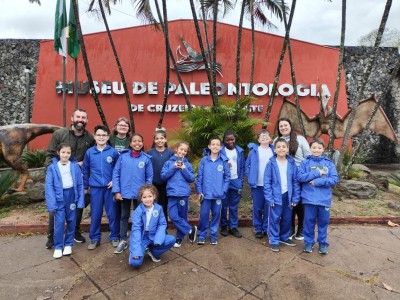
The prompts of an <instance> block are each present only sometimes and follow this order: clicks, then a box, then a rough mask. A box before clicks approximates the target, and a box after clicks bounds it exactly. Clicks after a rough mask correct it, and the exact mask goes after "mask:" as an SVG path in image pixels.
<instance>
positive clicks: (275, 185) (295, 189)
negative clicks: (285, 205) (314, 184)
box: [264, 154, 300, 205]
mask: <svg viewBox="0 0 400 300" xmlns="http://www.w3.org/2000/svg"><path fill="white" fill-rule="evenodd" d="M286 159H287V185H288V199H289V205H291V204H292V203H295V204H297V203H298V202H299V201H300V185H299V182H298V180H297V167H296V163H295V161H294V159H293V158H291V157H290V156H289V155H286ZM264 197H265V200H266V201H267V203H268V205H271V204H277V205H282V189H281V176H280V174H279V168H278V163H277V161H276V154H275V155H274V156H273V157H271V158H270V160H269V162H268V163H267V167H266V168H265V173H264Z"/></svg>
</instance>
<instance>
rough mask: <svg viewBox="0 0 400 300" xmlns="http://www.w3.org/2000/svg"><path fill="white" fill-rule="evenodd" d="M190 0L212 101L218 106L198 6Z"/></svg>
mask: <svg viewBox="0 0 400 300" xmlns="http://www.w3.org/2000/svg"><path fill="white" fill-rule="evenodd" d="M189 2H190V8H191V10H192V15H193V23H194V26H195V28H196V34H197V39H198V41H199V46H200V50H201V55H202V56H203V62H204V66H205V68H206V73H207V78H208V82H209V84H210V89H211V99H212V103H213V105H214V106H218V99H216V97H215V95H216V92H215V89H214V85H213V84H212V77H211V71H210V67H209V64H208V61H207V57H206V54H205V52H204V46H203V40H202V38H201V32H200V27H199V21H198V19H197V14H196V8H195V6H194V1H193V0H190V1H189Z"/></svg>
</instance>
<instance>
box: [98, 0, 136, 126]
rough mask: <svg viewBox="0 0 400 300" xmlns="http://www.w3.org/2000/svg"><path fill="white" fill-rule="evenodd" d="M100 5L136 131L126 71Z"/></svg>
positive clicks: (130, 119) (100, 0) (101, 4)
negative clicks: (123, 69) (123, 68)
mask: <svg viewBox="0 0 400 300" xmlns="http://www.w3.org/2000/svg"><path fill="white" fill-rule="evenodd" d="M99 7H100V12H101V16H102V18H103V22H104V25H105V26H106V31H107V35H108V39H109V41H110V44H111V48H112V51H113V53H114V57H115V61H116V63H117V66H118V71H119V76H120V77H121V81H122V86H123V88H124V94H125V99H126V105H127V107H128V114H129V121H130V122H131V132H132V133H133V132H135V122H134V120H133V112H132V107H131V99H130V97H129V92H128V87H127V85H126V80H125V76H124V72H123V71H122V66H121V63H120V61H119V57H118V53H117V49H116V48H115V45H114V40H113V38H112V36H111V32H110V28H109V27H108V22H107V18H106V14H105V13H104V8H103V3H102V0H99Z"/></svg>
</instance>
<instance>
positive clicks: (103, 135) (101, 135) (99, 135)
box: [95, 134, 108, 137]
mask: <svg viewBox="0 0 400 300" xmlns="http://www.w3.org/2000/svg"><path fill="white" fill-rule="evenodd" d="M95 136H97V137H108V134H95Z"/></svg>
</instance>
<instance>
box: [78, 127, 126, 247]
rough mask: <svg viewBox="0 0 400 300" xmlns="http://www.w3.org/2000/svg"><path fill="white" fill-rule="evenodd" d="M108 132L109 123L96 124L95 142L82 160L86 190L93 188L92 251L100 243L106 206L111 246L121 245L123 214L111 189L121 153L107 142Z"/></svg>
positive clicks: (91, 196)
mask: <svg viewBox="0 0 400 300" xmlns="http://www.w3.org/2000/svg"><path fill="white" fill-rule="evenodd" d="M109 134H110V130H109V129H108V127H107V126H104V125H98V126H96V127H95V128H94V140H95V142H96V145H95V146H93V147H91V148H89V149H88V150H87V151H86V153H85V157H84V159H83V168H82V173H83V183H84V187H85V191H88V188H89V187H90V219H91V221H90V231H89V236H90V243H89V245H88V249H89V250H93V249H95V248H96V247H97V246H99V245H100V240H101V228H100V227H101V218H102V216H103V206H104V207H105V209H106V214H107V218H108V222H109V229H110V240H111V242H112V245H113V246H114V247H117V246H118V244H119V222H120V214H119V213H118V212H119V210H117V204H116V202H115V201H114V199H113V198H114V196H113V194H112V192H111V187H112V173H113V169H114V165H115V163H116V161H117V159H118V157H119V155H118V152H117V150H116V149H115V148H113V147H111V146H110V145H108V144H107V141H108V139H109Z"/></svg>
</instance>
